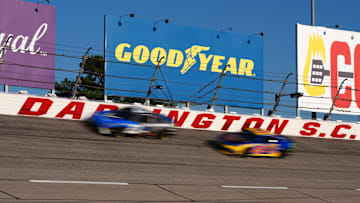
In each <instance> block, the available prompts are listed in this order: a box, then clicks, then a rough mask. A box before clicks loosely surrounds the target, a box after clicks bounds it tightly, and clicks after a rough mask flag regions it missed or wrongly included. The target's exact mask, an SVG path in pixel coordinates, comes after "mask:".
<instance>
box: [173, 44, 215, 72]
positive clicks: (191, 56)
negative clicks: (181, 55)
mask: <svg viewBox="0 0 360 203" xmlns="http://www.w3.org/2000/svg"><path fill="white" fill-rule="evenodd" d="M209 49H210V47H205V46H200V45H193V46H191V47H190V48H188V49H186V50H185V54H186V60H185V62H184V66H183V67H182V69H181V71H180V72H181V74H185V73H186V72H188V70H190V68H191V67H192V66H193V65H194V64H195V63H196V59H195V57H196V56H197V55H198V54H199V53H200V52H202V51H209Z"/></svg>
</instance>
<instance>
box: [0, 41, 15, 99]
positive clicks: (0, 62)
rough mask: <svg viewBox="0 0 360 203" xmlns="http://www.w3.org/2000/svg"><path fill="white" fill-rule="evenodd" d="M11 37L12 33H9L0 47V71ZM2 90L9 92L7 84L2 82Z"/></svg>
mask: <svg viewBox="0 0 360 203" xmlns="http://www.w3.org/2000/svg"><path fill="white" fill-rule="evenodd" d="M12 38H13V36H12V35H9V36H8V38H7V39H6V42H5V44H4V46H3V47H2V48H1V53H0V71H1V65H2V64H3V63H4V55H5V53H6V50H7V49H8V47H9V42H10V40H11V39H12ZM4 92H5V93H8V92H9V86H8V85H7V84H4Z"/></svg>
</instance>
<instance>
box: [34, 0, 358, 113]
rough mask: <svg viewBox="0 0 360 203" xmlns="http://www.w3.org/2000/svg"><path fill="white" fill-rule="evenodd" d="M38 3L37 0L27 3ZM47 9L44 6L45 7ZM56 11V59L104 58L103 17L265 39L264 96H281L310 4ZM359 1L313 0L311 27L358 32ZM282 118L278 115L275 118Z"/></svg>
mask: <svg viewBox="0 0 360 203" xmlns="http://www.w3.org/2000/svg"><path fill="white" fill-rule="evenodd" d="M29 1H31V2H39V1H38V0H29ZM44 3H46V1H44ZM50 5H54V6H56V25H57V27H56V45H57V53H58V54H70V55H76V56H81V55H83V54H84V53H85V51H86V49H87V48H88V47H92V48H93V49H92V50H91V52H90V54H103V49H104V48H103V47H104V40H103V39H104V15H105V14H107V15H114V16H120V15H124V14H127V13H134V14H135V18H138V19H144V20H148V21H156V20H159V19H165V18H167V19H169V21H170V22H169V23H173V24H177V25H182V26H190V27H196V28H202V29H208V30H222V29H224V28H229V27H231V28H232V32H234V33H240V34H248V35H251V34H258V33H260V32H263V33H264V73H265V79H267V80H270V81H265V87H264V90H265V91H271V92H274V91H279V90H280V88H281V85H282V84H281V83H279V82H272V81H271V80H277V81H278V80H284V79H285V77H286V75H287V74H288V73H293V75H292V76H291V77H290V80H289V82H290V83H289V84H288V85H287V86H286V87H285V92H287V93H292V92H295V91H296V85H295V81H296V78H295V77H296V50H295V43H296V41H295V40H296V36H295V34H296V32H295V25H296V23H300V24H305V25H310V24H311V0H297V1H295V0H293V1H289V0H223V1H215V0H196V1H194V0H182V1H169V0H153V1H147V0H131V1H130V0H121V1H119V0H91V1H90V0H76V1H73V0H50ZM359 7H360V1H357V0H343V1H338V0H315V12H316V15H315V24H316V25H319V26H333V25H335V24H338V25H339V26H340V29H344V30H355V31H356V30H360V21H359V20H358V19H360V13H359V12H358V8H359ZM79 63H80V61H76V60H69V59H68V58H64V57H57V58H56V67H57V68H72V69H75V70H77V69H79ZM64 77H69V78H71V79H74V78H75V77H76V75H75V74H64V73H57V74H56V80H58V81H59V80H61V79H62V78H64ZM264 102H265V106H266V108H265V111H267V109H270V108H272V104H273V103H274V95H273V94H265V95H264ZM280 103H283V104H288V105H291V106H295V105H296V103H295V99H293V98H289V97H284V98H281V101H280ZM279 110H282V111H284V112H282V114H284V115H286V116H294V115H295V109H294V108H283V109H282V108H281V107H280V108H279ZM279 113H280V112H279Z"/></svg>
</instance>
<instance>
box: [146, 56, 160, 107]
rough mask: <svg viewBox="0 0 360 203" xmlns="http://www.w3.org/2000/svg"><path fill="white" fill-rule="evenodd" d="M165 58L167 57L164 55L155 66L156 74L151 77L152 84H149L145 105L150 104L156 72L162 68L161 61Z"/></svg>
mask: <svg viewBox="0 0 360 203" xmlns="http://www.w3.org/2000/svg"><path fill="white" fill-rule="evenodd" d="M164 58H165V57H164V56H162V57H161V58H160V59H159V61H158V63H157V65H156V66H155V71H154V75H153V77H152V78H151V82H150V86H149V89H148V91H147V94H146V99H145V105H146V106H150V94H151V93H152V88H153V85H154V82H155V81H156V74H157V72H158V70H159V68H160V63H161V61H162V60H163V59H164Z"/></svg>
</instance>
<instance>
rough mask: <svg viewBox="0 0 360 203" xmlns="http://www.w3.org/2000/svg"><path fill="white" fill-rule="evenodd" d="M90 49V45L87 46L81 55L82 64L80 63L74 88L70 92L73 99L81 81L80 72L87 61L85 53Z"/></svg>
mask: <svg viewBox="0 0 360 203" xmlns="http://www.w3.org/2000/svg"><path fill="white" fill-rule="evenodd" d="M90 49H91V47H89V48H88V49H87V50H86V52H85V54H84V56H83V57H82V60H83V62H82V65H81V68H80V71H79V75H78V76H77V78H76V83H75V87H74V90H73V92H72V97H71V98H72V99H75V98H76V95H77V92H78V87H79V84H80V83H81V74H82V73H83V72H84V68H85V63H86V61H87V59H88V56H87V55H88V53H89V51H90Z"/></svg>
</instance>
